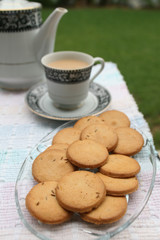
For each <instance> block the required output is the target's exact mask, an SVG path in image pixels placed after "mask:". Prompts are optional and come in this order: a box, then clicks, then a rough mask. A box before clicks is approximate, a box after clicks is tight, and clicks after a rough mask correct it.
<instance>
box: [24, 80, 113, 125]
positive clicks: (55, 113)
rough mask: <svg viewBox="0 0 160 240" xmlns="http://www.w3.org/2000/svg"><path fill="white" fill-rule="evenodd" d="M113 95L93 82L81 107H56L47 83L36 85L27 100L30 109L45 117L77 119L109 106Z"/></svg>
mask: <svg viewBox="0 0 160 240" xmlns="http://www.w3.org/2000/svg"><path fill="white" fill-rule="evenodd" d="M110 101H111V95H110V93H109V92H108V90H106V89H105V88H103V87H102V86H100V85H98V84H96V83H92V84H91V85H90V88H89V93H88V97H87V98H86V100H85V101H84V103H83V104H82V106H81V107H79V108H77V109H73V110H63V109H59V108H56V107H55V106H54V104H53V102H52V100H51V99H50V97H49V95H48V91H47V84H46V83H39V84H36V85H34V86H33V87H32V88H31V89H30V90H29V91H28V93H27V96H26V102H27V105H28V107H29V109H30V110H31V111H32V112H33V113H35V114H37V115H39V116H41V117H44V118H49V119H54V120H62V121H68V120H75V119H78V118H81V117H84V116H87V115H97V114H100V113H101V112H103V111H104V110H105V109H107V108H108V106H109V103H110Z"/></svg>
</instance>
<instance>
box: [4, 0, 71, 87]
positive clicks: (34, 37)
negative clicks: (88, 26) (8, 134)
mask: <svg viewBox="0 0 160 240" xmlns="http://www.w3.org/2000/svg"><path fill="white" fill-rule="evenodd" d="M41 7H42V6H41V4H40V3H36V2H27V1H25V0H21V1H18V0H2V1H1V2H0V87H3V88H8V89H26V88H29V87H30V86H31V85H32V84H34V83H37V82H39V81H42V80H43V79H44V72H43V68H42V66H41V63H40V60H41V58H42V56H43V55H45V54H47V53H50V52H52V51H53V48H54V42H55V36H56V29H57V25H58V23H59V20H60V19H61V17H62V16H63V15H64V14H65V13H66V12H67V10H66V9H64V8H56V9H55V10H54V11H53V12H52V14H51V15H50V16H49V17H48V19H47V20H46V21H45V23H44V24H42V18H41Z"/></svg>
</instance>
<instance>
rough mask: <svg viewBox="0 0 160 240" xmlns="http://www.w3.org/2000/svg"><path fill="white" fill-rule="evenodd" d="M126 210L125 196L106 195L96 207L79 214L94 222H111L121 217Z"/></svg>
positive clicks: (85, 219)
mask: <svg viewBox="0 0 160 240" xmlns="http://www.w3.org/2000/svg"><path fill="white" fill-rule="evenodd" d="M126 210H127V200H126V197H113V196H106V197H105V200H104V201H103V202H102V203H101V205H100V206H99V207H98V208H96V209H94V210H93V211H91V212H89V213H83V214H81V218H82V219H83V220H84V221H86V222H91V223H94V224H106V223H113V222H116V221H118V220H119V219H121V218H122V217H123V216H124V214H125V213H126Z"/></svg>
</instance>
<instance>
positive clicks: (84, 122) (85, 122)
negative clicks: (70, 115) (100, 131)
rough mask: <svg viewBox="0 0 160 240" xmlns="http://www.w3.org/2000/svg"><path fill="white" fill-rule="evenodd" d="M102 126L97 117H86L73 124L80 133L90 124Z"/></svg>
mask: <svg viewBox="0 0 160 240" xmlns="http://www.w3.org/2000/svg"><path fill="white" fill-rule="evenodd" d="M97 123H98V124H104V122H103V121H102V120H101V119H100V118H99V117H97V116H87V117H83V118H81V119H79V120H78V121H77V122H76V123H75V124H74V128H77V129H79V130H80V131H82V130H83V129H84V128H86V127H88V126H89V125H91V124H97Z"/></svg>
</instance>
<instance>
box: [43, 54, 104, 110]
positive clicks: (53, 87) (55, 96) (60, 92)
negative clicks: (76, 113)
mask: <svg viewBox="0 0 160 240" xmlns="http://www.w3.org/2000/svg"><path fill="white" fill-rule="evenodd" d="M41 63H42V65H43V66H44V69H45V74H46V79H47V85H48V93H49V96H50V98H51V99H52V100H53V103H54V105H55V106H56V107H58V108H63V109H74V108H78V107H80V106H81V105H82V104H83V103H84V101H85V99H86V98H87V95H88V91H89V84H90V83H91V82H92V81H93V80H94V79H95V78H96V77H97V76H98V75H99V74H100V72H101V71H102V70H103V68H104V64H105V62H104V60H103V59H102V58H100V57H96V58H93V57H92V56H91V55H89V54H86V53H82V52H75V51H62V52H54V53H50V54H47V55H45V56H44V57H43V58H42V59H41ZM96 63H100V65H101V66H100V68H99V69H98V70H97V72H96V73H95V74H94V76H93V77H92V78H90V74H91V70H92V67H93V65H94V64H96Z"/></svg>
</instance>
